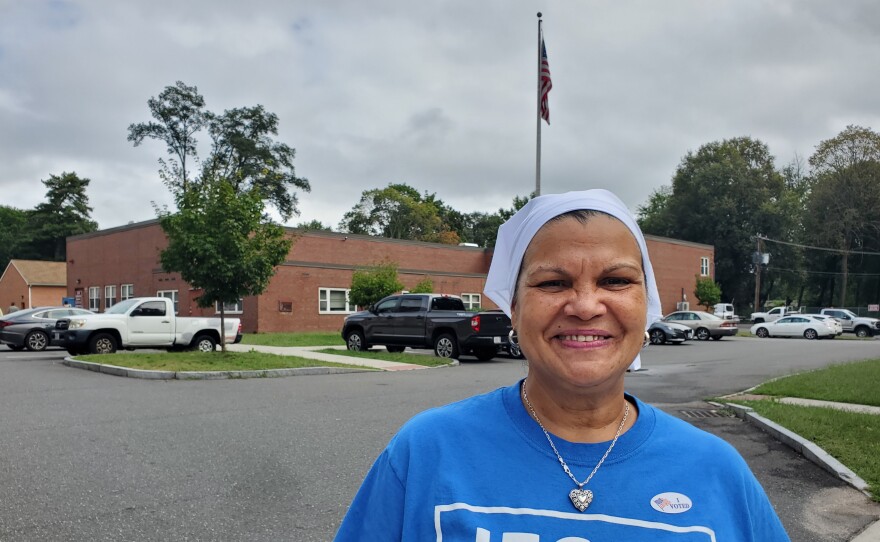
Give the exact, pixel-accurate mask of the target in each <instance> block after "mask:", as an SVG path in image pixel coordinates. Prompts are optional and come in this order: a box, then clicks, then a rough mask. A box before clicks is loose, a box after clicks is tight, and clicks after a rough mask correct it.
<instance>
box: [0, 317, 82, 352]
mask: <svg viewBox="0 0 880 542" xmlns="http://www.w3.org/2000/svg"><path fill="white" fill-rule="evenodd" d="M83 314H92V312H91V311H88V310H85V309H76V308H71V307H38V308H36V309H24V310H18V311H15V312H13V313H10V314H7V315H6V316H0V343H3V344H5V345H6V346H8V347H9V348H11V349H12V350H22V349H24V348H27V349H28V350H31V351H41V350H45V349H46V347H47V346H61V344H60V343H58V344H54V343H52V339H51V337H52V331H51V329H53V328H54V327H55V321H56V320H58V319H60V318H70V317H71V316H80V315H83Z"/></svg>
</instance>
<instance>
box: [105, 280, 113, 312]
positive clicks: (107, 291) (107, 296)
mask: <svg viewBox="0 0 880 542" xmlns="http://www.w3.org/2000/svg"><path fill="white" fill-rule="evenodd" d="M111 291H112V292H113V295H112V296H111V295H110V292H111ZM111 299H112V300H113V302H112V303H110V300H111ZM115 304H116V285H115V284H109V285H107V286H104V310H107V309H109V308H110V307H112V306H113V305H115Z"/></svg>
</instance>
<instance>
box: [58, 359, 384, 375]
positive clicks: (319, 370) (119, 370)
mask: <svg viewBox="0 0 880 542" xmlns="http://www.w3.org/2000/svg"><path fill="white" fill-rule="evenodd" d="M61 363H63V364H64V365H67V366H68V367H73V368H75V369H85V370H87V371H93V372H96V373H104V374H108V375H113V376H124V377H128V378H141V379H145V380H229V379H239V378H278V377H284V376H307V375H326V374H342V373H366V372H375V371H376V370H375V369H370V368H364V369H349V368H345V367H300V368H296V369H264V370H261V371H151V370H148V369H130V368H128V367H118V366H116V365H105V364H102V363H93V362H91V361H79V360H76V359H73V358H70V357H67V358H64V360H63V361H62V362H61Z"/></svg>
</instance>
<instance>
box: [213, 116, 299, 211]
mask: <svg viewBox="0 0 880 542" xmlns="http://www.w3.org/2000/svg"><path fill="white" fill-rule="evenodd" d="M207 117H208V131H209V132H210V134H211V141H212V142H213V144H212V149H211V156H210V157H209V158H208V160H207V161H206V162H205V165H204V169H203V172H202V176H203V177H205V178H217V177H219V178H226V179H230V180H231V182H232V183H233V186H235V189H236V191H238V192H244V191H247V190H249V189H251V188H258V189H259V190H260V192H261V193H262V194H263V197H264V198H265V199H266V200H267V201H269V202H270V203H271V204H272V205H273V206H274V207H275V208H276V209H277V210H278V213H279V214H280V215H281V217H282V218H283V219H284V220H288V219H289V218H290V217H291V216H294V215H298V214H299V210H298V209H297V204H298V199H297V196H296V193H295V192H293V191H292V189H293V188H299V189H300V190H303V191H305V192H308V191H310V190H311V185H309V181H308V179H305V178H302V177H297V176H296V173H295V171H294V167H293V159H294V157H295V156H296V151H295V150H294V149H293V148H292V147H289V146H288V145H286V144H284V143H280V142H278V141H275V140H274V139H273V137H272V136H277V135H278V115H276V114H275V113H271V112H269V111H266V109H265V108H264V107H263V106H262V105H256V106H254V107H240V108H235V109H229V110H226V111H224V112H223V114H222V115H215V114H213V113H208V115H207Z"/></svg>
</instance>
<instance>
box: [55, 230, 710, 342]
mask: <svg viewBox="0 0 880 542" xmlns="http://www.w3.org/2000/svg"><path fill="white" fill-rule="evenodd" d="M288 234H289V235H291V236H293V237H294V243H293V246H292V247H291V249H290V253H289V254H288V257H287V261H285V262H284V263H283V264H282V265H280V266H279V267H278V269H277V272H276V274H275V276H274V277H273V278H272V281H271V282H270V284H269V287H268V288H267V290H266V292H264V293H263V294H262V295H259V296H253V297H248V298H245V299H243V300H242V302H241V303H238V304H236V305H235V306H228V307H227V313H229V314H233V315H235V316H236V317H238V318H241V320H242V329H243V330H244V331H245V332H273V331H333V330H339V329H341V328H342V320H343V318H344V317H345V315H346V314H349V313H351V312H354V310H355V307H352V306H349V304H348V303H347V294H348V288H349V286H350V285H351V277H352V274H353V272H354V271H355V270H357V269H361V268H364V267H367V266H370V265H373V264H376V263H378V262H381V261H386V260H387V261H391V262H394V263H396V264H397V266H398V274H399V277H400V281H401V282H402V283H403V284H404V286H405V287H406V288H412V287H414V286H415V285H416V284H417V283H419V282H420V281H422V280H424V279H426V278H427V279H430V280H431V281H432V282H433V284H434V291H435V292H438V293H446V294H454V295H458V296H461V297H462V298H463V299H464V301H465V303H466V304H467V305H469V306H473V307H477V306H482V307H484V308H494V307H495V305H494V304H493V303H492V302H491V301H490V300H489V299H488V298H486V297H485V296H484V295H483V293H482V292H483V286H484V284H485V281H486V273H487V272H488V270H489V264H490V262H491V259H492V250H491V249H484V248H478V247H465V246H451V245H441V244H437V243H423V242H418V241H403V240H399V239H386V238H383V237H370V236H365V235H353V234H343V233H335V232H321V231H297V230H293V229H288ZM647 244H648V251H649V254H650V257H651V261H652V263H653V264H654V269H655V273H656V274H657V281H658V287H659V289H660V296H661V300H662V303H663V310H664V313H666V312H671V311H672V310H675V306H676V303H677V302H679V301H681V299H682V292H686V293H687V294H688V296H689V297H690V298H691V299H692V300H693V301H695V300H694V299H693V289H694V283H695V276H696V275H699V274H701V273H702V274H704V275H707V276H712V275H714V269H712V267H713V266H711V265H710V262H713V260H714V248H713V247H712V246H710V245H702V244H697V243H688V242H683V241H677V240H673V239H666V238H662V237H653V236H648V237H647ZM165 246H166V239H165V235H164V233H163V232H162V229H161V227H160V226H159V223H158V221H157V220H151V221H147V222H140V223H137V224H129V225H127V226H121V227H118V228H111V229H107V230H103V231H99V232H94V233H89V234H84V235H78V236H74V237H69V238H68V239H67V258H68V261H67V289H68V292H69V295H70V296H72V297H75V298H76V300H77V305H80V306H83V307H85V308H89V309H92V310H96V311H101V310H104V309H106V308H107V307H109V306H111V305H113V304H114V303H117V302H118V301H120V300H123V299H127V298H129V297H140V296H155V295H160V296H166V297H170V298H172V299H174V300H175V303H176V305H177V308H178V313H179V314H181V315H184V316H189V315H213V314H215V313H216V308H210V309H201V308H199V307H198V306H197V305H196V302H195V299H196V298H197V297H198V295H199V293H200V292H199V291H198V290H194V289H192V288H190V286H189V285H188V284H186V283H185V282H184V281H183V280H182V279H181V278H180V276H179V275H178V274H177V273H165V272H163V271H162V268H161V264H160V263H159V252H160V251H161V250H162V249H163V248H164V247H165Z"/></svg>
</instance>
